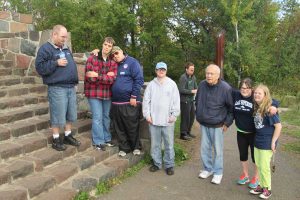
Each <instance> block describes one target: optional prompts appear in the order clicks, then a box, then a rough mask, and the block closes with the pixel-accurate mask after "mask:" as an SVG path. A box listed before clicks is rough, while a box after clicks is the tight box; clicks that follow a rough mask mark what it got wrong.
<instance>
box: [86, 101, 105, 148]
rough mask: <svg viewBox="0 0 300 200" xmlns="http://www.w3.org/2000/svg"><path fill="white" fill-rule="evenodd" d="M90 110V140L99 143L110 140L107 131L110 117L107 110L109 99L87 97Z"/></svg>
mask: <svg viewBox="0 0 300 200" xmlns="http://www.w3.org/2000/svg"><path fill="white" fill-rule="evenodd" d="M88 101H89V104H90V108H91V111H92V115H93V119H92V140H93V144H95V145H99V144H104V143H105V142H110V141H111V134H110V132H109V125H110V118H109V111H110V106H111V100H101V99H96V98H88Z"/></svg>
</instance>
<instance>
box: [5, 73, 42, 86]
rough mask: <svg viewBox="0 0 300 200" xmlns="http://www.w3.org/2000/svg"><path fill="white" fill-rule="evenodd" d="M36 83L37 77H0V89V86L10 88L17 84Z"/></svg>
mask: <svg viewBox="0 0 300 200" xmlns="http://www.w3.org/2000/svg"><path fill="white" fill-rule="evenodd" d="M35 83H38V80H37V77H35V76H26V77H22V76H14V75H11V76H2V77H1V80H0V87H1V86H11V85H17V84H35Z"/></svg>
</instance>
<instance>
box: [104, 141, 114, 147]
mask: <svg viewBox="0 0 300 200" xmlns="http://www.w3.org/2000/svg"><path fill="white" fill-rule="evenodd" d="M105 145H106V146H108V147H114V146H115V144H114V143H113V142H112V141H109V142H105Z"/></svg>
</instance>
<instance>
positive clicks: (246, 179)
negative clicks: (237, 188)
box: [237, 174, 256, 188]
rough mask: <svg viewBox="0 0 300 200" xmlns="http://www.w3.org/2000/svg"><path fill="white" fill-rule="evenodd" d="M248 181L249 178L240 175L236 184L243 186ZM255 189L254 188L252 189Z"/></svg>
mask: <svg viewBox="0 0 300 200" xmlns="http://www.w3.org/2000/svg"><path fill="white" fill-rule="evenodd" d="M249 182H250V180H249V177H248V176H245V175H244V174H242V175H241V176H240V178H239V180H237V184H239V185H245V184H246V183H249ZM254 188H256V187H254Z"/></svg>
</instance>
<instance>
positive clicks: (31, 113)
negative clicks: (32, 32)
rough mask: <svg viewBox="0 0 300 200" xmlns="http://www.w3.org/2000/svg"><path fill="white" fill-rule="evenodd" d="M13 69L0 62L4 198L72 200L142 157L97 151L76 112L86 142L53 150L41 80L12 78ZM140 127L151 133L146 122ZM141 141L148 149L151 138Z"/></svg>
mask: <svg viewBox="0 0 300 200" xmlns="http://www.w3.org/2000/svg"><path fill="white" fill-rule="evenodd" d="M14 71H15V69H14V68H13V67H12V66H11V62H9V61H3V60H1V61H0V200H2V199H3V200H4V199H5V200H10V199H11V200H14V199H18V200H23V199H24V200H25V199H26V200H27V199H28V200H29V199H56V200H67V199H72V198H73V197H74V196H75V195H76V193H77V192H78V191H82V190H84V191H89V190H91V189H93V188H94V187H95V186H96V184H97V183H98V182H99V181H103V180H106V179H108V178H111V177H114V176H117V175H119V174H120V173H121V172H122V171H124V170H125V169H126V168H128V167H130V166H132V165H133V164H136V163H137V162H138V161H139V160H140V159H141V158H142V157H143V155H141V156H133V155H132V154H128V155H127V156H126V157H125V158H119V157H118V156H117V152H118V147H109V148H107V150H106V151H99V150H95V149H94V148H93V147H92V145H91V139H90V129H91V119H89V118H88V117H87V111H78V121H77V122H76V123H75V124H74V126H73V132H74V133H75V137H76V138H78V139H79V140H80V141H81V143H82V144H81V145H80V146H79V147H74V146H69V145H68V148H67V150H66V151H63V152H58V151H56V150H53V149H52V148H51V141H52V133H51V130H50V128H49V108H48V101H47V97H46V89H47V87H46V86H44V85H42V84H41V79H40V78H39V77H36V76H21V75H14V73H13V72H14ZM18 73H19V72H18ZM141 129H142V130H145V129H147V127H146V126H145V124H144V125H143V126H142V127H141ZM142 130H141V131H142ZM142 142H143V145H144V146H145V147H147V146H149V144H148V140H147V139H144V140H142ZM146 149H147V148H146Z"/></svg>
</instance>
